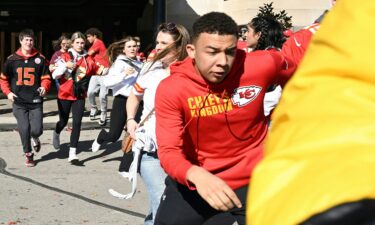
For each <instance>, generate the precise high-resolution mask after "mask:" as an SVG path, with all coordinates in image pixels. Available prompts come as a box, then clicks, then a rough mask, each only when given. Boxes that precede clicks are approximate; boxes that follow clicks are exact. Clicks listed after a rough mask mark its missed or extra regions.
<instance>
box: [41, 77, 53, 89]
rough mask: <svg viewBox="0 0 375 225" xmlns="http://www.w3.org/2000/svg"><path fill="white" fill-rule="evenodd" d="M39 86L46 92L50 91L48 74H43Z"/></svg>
mask: <svg viewBox="0 0 375 225" xmlns="http://www.w3.org/2000/svg"><path fill="white" fill-rule="evenodd" d="M41 80H42V82H41V84H40V86H42V87H44V89H46V92H49V91H50V89H51V77H50V75H49V74H45V75H43V76H42V77H41Z"/></svg>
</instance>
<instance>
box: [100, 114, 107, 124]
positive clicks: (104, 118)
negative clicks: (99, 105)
mask: <svg viewBox="0 0 375 225" xmlns="http://www.w3.org/2000/svg"><path fill="white" fill-rule="evenodd" d="M106 122H107V112H102V113H101V114H100V120H99V125H100V126H104V125H105V124H106Z"/></svg>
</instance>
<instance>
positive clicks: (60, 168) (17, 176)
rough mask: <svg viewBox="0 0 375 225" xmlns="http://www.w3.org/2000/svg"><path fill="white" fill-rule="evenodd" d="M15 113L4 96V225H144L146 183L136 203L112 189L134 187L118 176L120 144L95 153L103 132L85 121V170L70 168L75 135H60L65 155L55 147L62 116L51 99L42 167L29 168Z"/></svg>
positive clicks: (0, 122) (0, 102)
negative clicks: (53, 140) (71, 142)
mask: <svg viewBox="0 0 375 225" xmlns="http://www.w3.org/2000/svg"><path fill="white" fill-rule="evenodd" d="M86 105H87V102H86ZM111 105H112V97H111V96H110V97H109V104H108V106H109V107H110V106H111ZM87 109H88V105H87ZM11 111H12V110H11V104H10V102H9V101H8V100H7V99H5V97H4V96H3V95H2V96H0V140H1V144H0V224H6V225H8V224H27V225H34V224H35V225H47V224H48V225H50V224H87V225H89V224H90V225H91V224H92V225H94V224H113V225H116V224H119V225H120V224H121V225H125V224H128V225H137V224H143V218H144V217H145V214H147V209H148V199H147V194H146V191H145V188H144V185H143V183H142V181H141V179H139V180H140V184H139V185H138V187H139V188H138V191H137V194H136V195H135V196H134V198H133V199H130V200H120V199H117V198H114V197H112V196H111V195H110V194H109V193H108V189H109V188H113V189H115V190H117V191H119V192H122V193H128V192H129V191H130V189H131V186H130V183H129V182H128V181H127V180H125V179H123V178H121V177H120V175H118V173H117V169H118V166H119V162H120V161H119V160H120V157H121V155H122V154H121V151H119V149H120V141H118V142H117V143H113V144H110V145H107V146H103V147H102V149H101V150H100V151H98V152H96V153H92V152H91V149H90V148H91V143H92V140H93V139H94V138H95V137H96V136H97V135H98V133H99V131H100V128H101V127H100V126H99V125H98V122H97V121H90V120H89V119H88V117H87V116H86V117H85V118H84V119H83V126H82V127H83V129H82V132H81V137H80V143H79V147H78V157H79V158H80V160H81V161H82V162H83V166H73V165H70V163H68V160H67V157H68V149H69V146H68V143H69V135H70V132H69V131H66V130H64V131H63V132H62V133H61V143H62V147H61V150H60V151H58V152H56V151H55V150H54V149H53V146H52V144H51V137H52V129H53V127H54V124H55V123H56V121H57V119H58V114H57V105H56V99H54V97H53V96H52V95H49V96H47V99H46V101H45V104H44V115H45V118H44V133H43V135H42V136H41V138H40V140H41V142H42V150H41V151H40V152H39V153H38V154H37V155H36V157H35V159H36V161H37V166H36V167H34V168H27V167H25V166H24V156H23V153H22V146H21V142H20V138H19V136H18V133H17V131H16V130H14V129H15V128H17V125H16V121H15V119H14V117H13V115H12V112H11ZM86 114H87V113H86ZM108 115H109V113H108Z"/></svg>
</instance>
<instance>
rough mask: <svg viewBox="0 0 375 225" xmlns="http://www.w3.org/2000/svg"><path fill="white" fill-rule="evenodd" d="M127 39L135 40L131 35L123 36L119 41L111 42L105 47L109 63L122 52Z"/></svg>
mask: <svg viewBox="0 0 375 225" xmlns="http://www.w3.org/2000/svg"><path fill="white" fill-rule="evenodd" d="M129 41H135V42H137V41H136V39H135V38H134V37H132V36H126V37H125V38H123V39H121V40H120V41H117V42H114V43H112V44H111V45H110V46H109V47H108V49H107V55H108V59H109V63H110V64H112V63H113V62H114V61H115V60H116V58H117V56H118V55H120V54H122V51H123V50H124V46H125V44H126V43H127V42H129Z"/></svg>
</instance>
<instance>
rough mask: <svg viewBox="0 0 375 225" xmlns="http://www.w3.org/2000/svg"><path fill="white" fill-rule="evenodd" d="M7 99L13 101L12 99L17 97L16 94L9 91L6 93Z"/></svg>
mask: <svg viewBox="0 0 375 225" xmlns="http://www.w3.org/2000/svg"><path fill="white" fill-rule="evenodd" d="M7 97H8V99H9V100H10V101H12V102H14V99H15V98H17V95H15V94H14V93H13V92H10V93H9V94H8V95H7Z"/></svg>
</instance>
